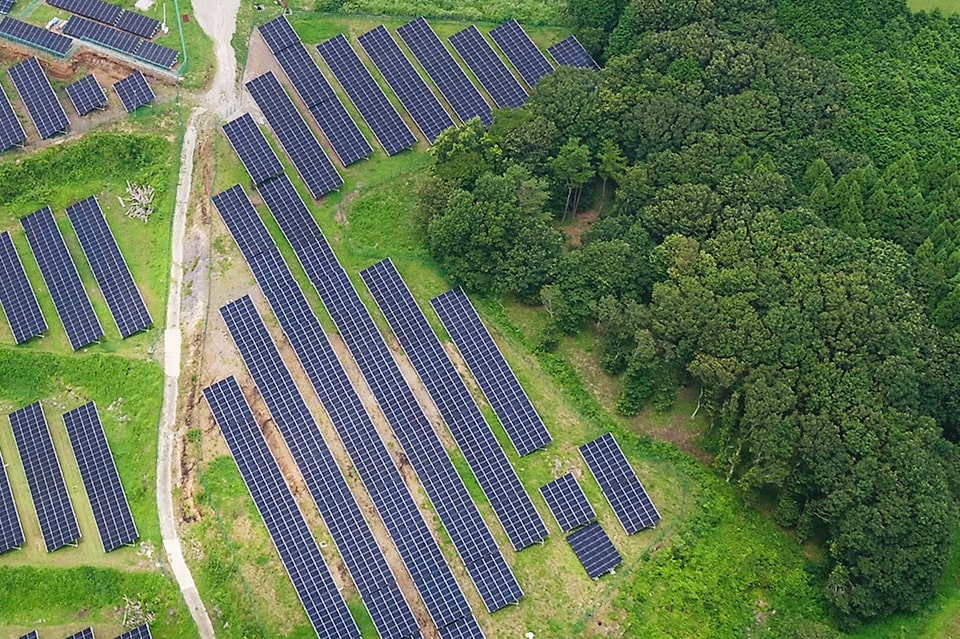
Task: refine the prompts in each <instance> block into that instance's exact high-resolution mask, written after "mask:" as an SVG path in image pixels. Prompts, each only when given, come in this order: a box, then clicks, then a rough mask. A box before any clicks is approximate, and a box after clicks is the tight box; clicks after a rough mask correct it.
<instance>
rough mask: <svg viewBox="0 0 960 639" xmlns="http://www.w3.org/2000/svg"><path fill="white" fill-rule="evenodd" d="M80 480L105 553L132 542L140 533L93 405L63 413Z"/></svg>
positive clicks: (90, 403) (87, 404) (85, 405)
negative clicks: (78, 468) (91, 509)
mask: <svg viewBox="0 0 960 639" xmlns="http://www.w3.org/2000/svg"><path fill="white" fill-rule="evenodd" d="M63 424H64V426H66V429H67V436H68V437H69V438H70V446H71V447H72V448H73V454H74V457H76V458H77V465H78V466H79V467H80V478H81V479H82V480H83V487H84V489H85V490H86V491H87V498H88V499H89V500H90V506H91V507H92V508H93V518H94V520H96V522H97V530H99V531H100V543H101V544H102V545H103V551H104V552H110V551H111V550H116V549H117V548H119V547H121V546H126V545H128V544H131V543H133V542H134V541H135V540H136V539H137V537H139V536H140V534H139V533H138V532H137V526H136V524H135V523H134V522H133V513H132V512H130V504H129V503H128V502H127V495H126V493H124V492H123V485H122V484H121V483H120V474H119V473H118V472H117V464H116V462H114V459H113V453H112V452H111V451H110V444H108V443H107V435H106V433H104V432H103V424H101V423H100V415H99V414H98V413H97V407H96V405H95V404H94V403H93V402H88V403H86V404H84V405H83V406H79V407H77V408H74V409H73V410H71V411H68V412H66V413H64V414H63Z"/></svg>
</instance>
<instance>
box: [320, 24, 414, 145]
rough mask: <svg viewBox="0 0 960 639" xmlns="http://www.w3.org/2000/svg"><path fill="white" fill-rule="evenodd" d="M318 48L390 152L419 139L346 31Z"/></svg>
mask: <svg viewBox="0 0 960 639" xmlns="http://www.w3.org/2000/svg"><path fill="white" fill-rule="evenodd" d="M317 50H318V51H319V52H320V55H321V57H323V59H324V61H325V62H326V63H327V66H329V67H330V69H331V70H332V71H333V74H334V75H335V76H336V78H337V81H338V82H339V83H340V86H342V87H343V89H344V91H346V93H347V96H349V98H350V100H351V101H352V102H353V104H354V106H355V107H357V111H359V112H360V115H361V116H362V117H363V119H364V121H365V122H366V123H367V126H369V127H370V129H371V130H372V131H373V134H374V136H376V138H377V141H378V142H379V143H380V146H382V147H383V150H384V151H386V153H387V155H394V154H395V153H399V152H400V151H402V150H404V149H407V148H410V147H411V146H413V145H414V144H415V143H416V141H417V138H416V137H415V136H414V135H413V133H412V132H411V131H410V127H408V126H407V123H406V122H404V121H403V118H402V117H400V114H399V113H398V112H397V110H396V109H395V108H394V107H393V105H392V104H391V103H390V100H389V99H387V96H386V95H385V94H384V92H383V90H382V89H381V88H380V85H378V84H377V82H376V80H374V79H373V76H372V75H370V72H369V71H368V70H367V68H366V67H365V66H363V62H361V61H360V56H358V55H357V53H356V51H354V50H353V47H351V46H350V43H349V42H348V41H347V39H346V38H345V37H344V36H343V34H340V35H338V36H336V37H334V38H330V39H329V40H327V41H325V42H321V43H320V44H319V45H317Z"/></svg>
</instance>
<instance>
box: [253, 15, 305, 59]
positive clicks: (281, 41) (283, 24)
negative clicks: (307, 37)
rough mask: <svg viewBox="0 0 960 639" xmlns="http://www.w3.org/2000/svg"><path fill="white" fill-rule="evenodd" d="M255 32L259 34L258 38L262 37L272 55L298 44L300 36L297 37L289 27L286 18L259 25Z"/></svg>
mask: <svg viewBox="0 0 960 639" xmlns="http://www.w3.org/2000/svg"><path fill="white" fill-rule="evenodd" d="M257 31H259V32H260V37H262V38H263V41H264V42H266V43H267V46H268V47H270V51H271V52H272V53H273V55H277V54H278V53H280V52H281V51H283V50H284V49H286V48H287V47H292V46H293V45H295V44H300V36H298V35H297V32H296V31H294V30H293V27H292V26H290V22H289V21H287V17H286V16H280V17H278V18H274V19H273V20H271V21H269V22H265V23H264V24H261V25H260V26H259V27H258V28H257Z"/></svg>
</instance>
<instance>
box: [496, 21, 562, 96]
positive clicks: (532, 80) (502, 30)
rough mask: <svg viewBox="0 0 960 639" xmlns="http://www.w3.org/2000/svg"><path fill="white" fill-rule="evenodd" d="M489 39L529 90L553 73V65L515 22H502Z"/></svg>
mask: <svg viewBox="0 0 960 639" xmlns="http://www.w3.org/2000/svg"><path fill="white" fill-rule="evenodd" d="M490 38H491V39H493V41H494V42H496V43H497V46H499V47H500V50H501V51H503V54H504V55H505V56H507V60H509V61H510V63H511V64H513V66H514V68H516V70H517V71H518V72H519V73H520V77H522V78H523V80H524V82H526V83H527V86H529V87H530V88H531V89H532V88H533V87H534V86H535V85H536V84H537V82H539V81H540V79H541V78H542V77H543V76H545V75H550V74H551V73H553V65H551V64H550V62H549V61H548V60H547V58H546V56H544V55H543V53H541V52H540V49H538V48H537V45H535V44H534V43H533V40H531V39H530V36H528V35H527V34H526V32H525V31H524V30H523V27H521V26H520V23H519V22H517V21H516V20H510V21H509V22H504V23H503V24H501V25H500V26H499V27H497V28H496V29H494V30H492V31H491V32H490Z"/></svg>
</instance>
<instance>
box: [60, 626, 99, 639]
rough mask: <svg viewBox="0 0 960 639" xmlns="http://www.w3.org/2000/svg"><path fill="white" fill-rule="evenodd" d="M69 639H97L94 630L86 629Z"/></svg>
mask: <svg viewBox="0 0 960 639" xmlns="http://www.w3.org/2000/svg"><path fill="white" fill-rule="evenodd" d="M67 639H96V637H94V635H93V628H84V629H83V630H81V631H80V632H76V633H74V634H72V635H70V636H69V637H67Z"/></svg>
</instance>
